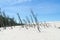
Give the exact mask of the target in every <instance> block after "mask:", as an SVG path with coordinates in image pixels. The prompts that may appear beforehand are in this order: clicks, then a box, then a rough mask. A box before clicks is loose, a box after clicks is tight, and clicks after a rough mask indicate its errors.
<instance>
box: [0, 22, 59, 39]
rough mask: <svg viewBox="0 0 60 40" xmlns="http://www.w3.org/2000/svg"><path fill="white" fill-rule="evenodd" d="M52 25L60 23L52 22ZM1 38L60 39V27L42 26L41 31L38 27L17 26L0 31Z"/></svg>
mask: <svg viewBox="0 0 60 40" xmlns="http://www.w3.org/2000/svg"><path fill="white" fill-rule="evenodd" d="M50 23H51V25H56V26H60V23H57V22H50ZM0 40H60V29H58V28H57V27H56V28H53V27H51V28H45V29H44V28H42V29H41V32H38V31H37V29H34V28H29V29H28V30H27V29H25V28H20V27H19V26H16V27H15V28H13V29H10V30H9V29H8V28H7V29H6V30H2V31H0Z"/></svg>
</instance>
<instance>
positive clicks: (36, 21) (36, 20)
mask: <svg viewBox="0 0 60 40" xmlns="http://www.w3.org/2000/svg"><path fill="white" fill-rule="evenodd" d="M31 14H32V16H33V18H34V19H35V23H36V25H37V29H38V31H39V32H40V27H39V23H38V19H37V17H36V16H35V14H34V12H33V11H32V10H31Z"/></svg>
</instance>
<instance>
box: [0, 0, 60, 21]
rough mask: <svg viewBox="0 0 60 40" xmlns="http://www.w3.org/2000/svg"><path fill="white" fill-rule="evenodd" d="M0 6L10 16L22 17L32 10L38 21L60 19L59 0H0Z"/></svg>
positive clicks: (29, 13)
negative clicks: (18, 14) (18, 15)
mask: <svg viewBox="0 0 60 40" xmlns="http://www.w3.org/2000/svg"><path fill="white" fill-rule="evenodd" d="M0 8H2V10H4V11H5V13H6V14H7V15H9V16H10V17H15V19H16V20H18V17H17V15H16V13H20V16H21V18H22V19H24V18H25V16H29V15H31V12H30V9H32V10H33V11H34V13H35V14H36V16H37V17H38V20H39V21H60V0H0Z"/></svg>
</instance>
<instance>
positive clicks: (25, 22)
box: [23, 19, 28, 29]
mask: <svg viewBox="0 0 60 40" xmlns="http://www.w3.org/2000/svg"><path fill="white" fill-rule="evenodd" d="M23 22H24V24H25V25H24V26H25V28H26V29H28V28H27V21H26V20H25V19H23Z"/></svg>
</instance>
